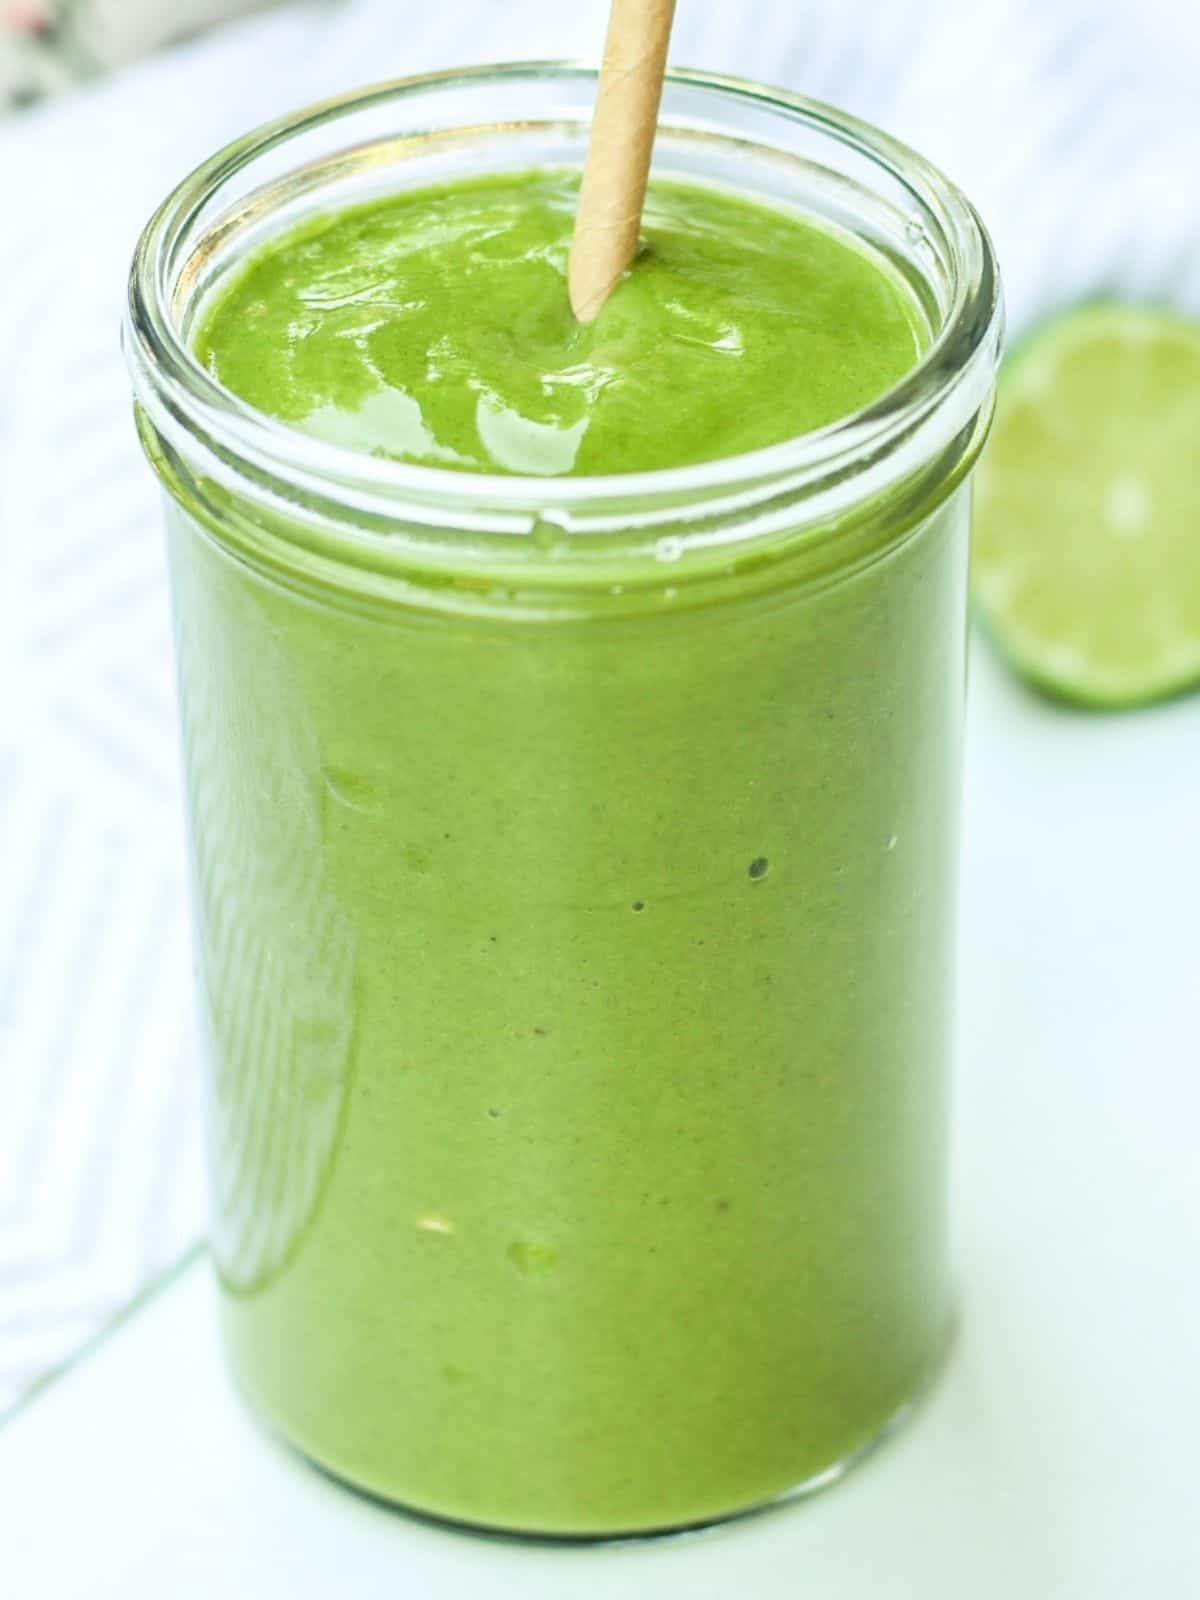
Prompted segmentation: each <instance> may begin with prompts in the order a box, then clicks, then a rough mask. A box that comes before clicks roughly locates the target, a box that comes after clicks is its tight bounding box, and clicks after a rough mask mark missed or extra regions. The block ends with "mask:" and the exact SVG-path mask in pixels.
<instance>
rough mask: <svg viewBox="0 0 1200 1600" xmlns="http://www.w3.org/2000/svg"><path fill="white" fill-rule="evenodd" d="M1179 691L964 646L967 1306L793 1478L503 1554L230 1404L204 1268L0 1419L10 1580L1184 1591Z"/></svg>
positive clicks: (1188, 1436) (1193, 782) (1191, 1350)
mask: <svg viewBox="0 0 1200 1600" xmlns="http://www.w3.org/2000/svg"><path fill="white" fill-rule="evenodd" d="M1198 802H1200V697H1198V698H1195V699H1193V700H1191V701H1186V702H1181V703H1178V704H1175V705H1171V706H1166V707H1163V708H1161V709H1159V710H1156V711H1152V712H1147V713H1142V714H1139V715H1137V716H1125V717H1089V716H1081V715H1077V714H1072V713H1070V712H1066V711H1061V710H1056V709H1054V708H1052V707H1050V706H1048V705H1046V704H1045V703H1042V702H1039V701H1037V700H1035V699H1034V698H1032V697H1031V696H1028V695H1026V694H1025V693H1024V691H1022V690H1021V689H1019V688H1018V687H1017V686H1016V685H1015V684H1013V683H1012V682H1011V681H1010V680H1009V679H1008V678H1007V677H1006V676H1005V675H1004V674H1003V672H1002V671H1001V669H1000V668H999V667H998V666H997V665H996V664H995V662H994V661H993V660H992V658H991V656H990V655H989V654H988V653H987V652H986V651H985V650H983V649H977V651H976V655H975V659H974V661H973V686H972V714H971V740H970V752H969V762H968V808H967V819H968V828H967V858H966V866H967V872H966V888H965V915H964V929H963V941H964V957H963V969H964V970H963V984H964V994H963V1019H964V1027H963V1049H962V1061H961V1071H960V1090H959V1097H958V1123H959V1143H958V1154H959V1182H958V1217H959V1222H960V1229H959V1231H960V1243H959V1255H960V1260H961V1263H962V1283H963V1308H964V1312H963V1325H962V1332H961V1336H960V1340H959V1343H958V1347H957V1350H956V1352H955V1355H954V1358H953V1360H952V1362H951V1364H950V1367H949V1368H948V1370H947V1373H946V1375H945V1378H944V1379H943V1381H942V1383H941V1385H940V1386H939V1388H938V1389H937V1391H936V1392H935V1394H934V1395H933V1396H932V1397H931V1399H930V1400H929V1401H928V1402H927V1403H926V1405H925V1406H924V1407H923V1409H922V1410H921V1412H920V1414H919V1415H918V1417H917V1418H916V1420H915V1421H914V1422H913V1423H912V1424H911V1425H910V1426H909V1427H908V1429H907V1430H906V1431H905V1432H904V1433H903V1434H902V1435H900V1436H899V1437H897V1438H896V1439H895V1440H894V1441H893V1442H892V1443H891V1444H889V1445H888V1446H887V1447H886V1448H885V1449H883V1450H882V1451H880V1452H879V1453H878V1454H877V1455H876V1456H875V1457H874V1458H873V1459H872V1460H870V1461H869V1462H868V1463H867V1464H866V1465H865V1466H863V1467H862V1468H860V1469H859V1470H858V1471H857V1472H856V1473H855V1474H854V1475H852V1476H851V1477H850V1478H849V1479H848V1480H847V1481H846V1482H845V1483H844V1484H843V1485H842V1486H840V1487H839V1488H837V1489H835V1490H833V1491H832V1492H829V1493H827V1494H825V1495H823V1496H821V1497H819V1498H817V1499H815V1500H812V1501H809V1502H807V1503H803V1504H799V1505H793V1506H791V1507H785V1508H782V1509H778V1510H775V1511H773V1512H770V1513H767V1514H764V1515H761V1516H758V1517H754V1518H751V1519H748V1520H746V1521H743V1522H741V1523H738V1524H734V1525H729V1526H726V1527H724V1528H719V1529H715V1530H711V1531H708V1532H705V1533H701V1534H694V1535H688V1536H685V1537H682V1538H676V1539H663V1540H652V1541H647V1542H643V1543H631V1544H624V1545H615V1546H607V1547H603V1546H601V1547H589V1548H563V1547H549V1546H536V1545H523V1544H521V1543H518V1542H514V1541H508V1540H495V1539H482V1538H475V1537H472V1536H469V1535H464V1534H461V1533H454V1532H450V1531H445V1530H442V1529H439V1528H437V1527H434V1526H431V1525H428V1524H424V1523H421V1522H418V1521H416V1520H413V1519H410V1518H407V1517H405V1516H403V1515H399V1514H396V1513H392V1512H389V1511H387V1510H385V1509H383V1508H381V1507H379V1506H376V1505H374V1504H372V1503H370V1502H368V1501H366V1500H363V1499H360V1498H358V1497H356V1496H355V1495H353V1494H351V1493H349V1492H348V1491H346V1490H343V1489H341V1488H339V1487H337V1486H336V1485H334V1484H333V1483H331V1482H329V1481H327V1480H326V1479H325V1478H323V1477H322V1476H320V1475H319V1474H318V1473H317V1472H315V1471H313V1470H311V1469H310V1468H308V1467H307V1466H306V1465H305V1464H304V1463H303V1462H301V1461H300V1460H299V1459H297V1458H296V1457H294V1456H293V1455H291V1454H290V1453H289V1452H288V1451H287V1450H286V1449H285V1448H284V1447H282V1446H280V1445H279V1444H277V1443H276V1442H274V1441H273V1440H272V1439H270V1438H268V1437H267V1436H266V1435H265V1434H264V1433H263V1432H261V1431H260V1430H259V1428H258V1427H257V1425H256V1424H255V1423H253V1422H252V1421H251V1420H250V1419H249V1418H248V1417H247V1415H246V1414H245V1413H244V1412H243V1410H242V1408H241V1406H240V1404H239V1402H238V1401H237V1400H236V1399H235V1397H234V1396H233V1394H232V1393H231V1391H230V1389H229V1386H228V1384H227V1382H226V1380H225V1378H224V1375H223V1373H222V1370H221V1366H220V1361H219V1352H218V1349H217V1344H216V1338H215V1330H214V1325H213V1318H212V1315H211V1291H210V1286H209V1282H208V1272H207V1266H206V1264H205V1263H204V1262H203V1261H197V1262H195V1263H193V1264H192V1265H191V1266H190V1267H188V1268H187V1269H186V1270H185V1271H184V1272H182V1273H181V1274H180V1275H179V1276H177V1277H176V1279H175V1280H174V1281H173V1282H172V1283H171V1284H169V1285H167V1286H166V1287H164V1288H163V1289H161V1290H160V1291H159V1292H158V1293H157V1295H155V1296H154V1297H153V1298H152V1300H151V1301H150V1302H149V1303H148V1304H147V1305H145V1306H144V1307H143V1308H142V1309H141V1310H140V1311H138V1312H136V1313H135V1314H134V1315H133V1316H131V1317H130V1318H129V1319H128V1320H127V1321H126V1322H125V1323H124V1324H123V1325H122V1326H121V1327H120V1328H119V1329H117V1330H116V1331H115V1332H113V1333H112V1334H110V1335H109V1337H108V1338H107V1339H106V1340H105V1341H104V1342H103V1343H102V1344H101V1345H100V1347H99V1348H97V1349H96V1350H95V1351H94V1352H93V1353H92V1354H91V1355H89V1356H87V1357H86V1358H85V1359H84V1360H82V1361H81V1362H79V1363H77V1364H76V1365H75V1367H74V1368H72V1369H71V1370H70V1371H69V1372H68V1373H67V1374H66V1375H65V1376H63V1377H62V1378H60V1379H59V1380H58V1381H57V1382H56V1383H55V1384H53V1385H52V1386H51V1387H50V1388H48V1389H47V1390H46V1391H44V1392H43V1393H42V1394H41V1395H40V1396H38V1397H37V1398H35V1399H34V1400H33V1401H32V1402H31V1404H30V1405H28V1406H27V1407H26V1409H25V1410H24V1411H23V1412H21V1413H19V1414H18V1415H17V1416H16V1417H15V1418H14V1419H13V1420H12V1421H11V1422H10V1423H9V1424H8V1426H7V1427H6V1428H4V1429H3V1430H0V1526H2V1528H3V1532H2V1534H0V1594H4V1595H6V1596H9V1595H11V1596H13V1597H14V1600H16V1597H20V1600H117V1597H120V1600H160V1597H162V1600H201V1597H203V1600H218V1597H220V1600H223V1597H226V1596H229V1597H236V1600H241V1597H246V1600H275V1597H280V1600H282V1597H285V1596H286V1597H287V1600H309V1597H314V1600H315V1597H318V1596H321V1597H325V1596H339V1597H340V1596H343V1595H345V1596H353V1597H354V1600H375V1597H379V1600H383V1597H385V1596H386V1597H388V1600H393V1597H408V1596H413V1597H421V1600H426V1597H428V1600H441V1597H445V1600H461V1597H468V1596H469V1597H471V1600H475V1597H479V1600H491V1597H493V1596H521V1597H527V1600H543V1597H544V1600H551V1597H553V1600H563V1597H574V1596H579V1597H581V1600H596V1597H604V1600H615V1597H626V1596H629V1597H635V1596H636V1597H642V1596H646V1597H651V1596H652V1597H654V1600H683V1597H685V1596H686V1597H688V1600H693V1597H700V1600H705V1597H718V1596H720V1597H724V1596H739V1597H740V1596H742V1595H751V1596H755V1597H757V1600H782V1597H784V1596H788V1597H791V1596H797V1597H801V1596H814V1597H820V1600H867V1597H870V1600H880V1597H886V1600H896V1597H900V1600H907V1597H910V1596H911V1597H912V1600H918V1597H919V1600H1076V1597H1078V1600H1142V1597H1145V1600H1186V1597H1188V1596H1191V1595H1194V1594H1197V1593H1200V1493H1198V1490H1197V1481H1198V1477H1200V1474H1198V1472H1197V1466H1196V1451H1197V1438H1198V1436H1200V1356H1198V1352H1200V1287H1198V1284H1197V1274H1198V1273H1200V1167H1198V1163H1197V1128H1198V1126H1200V1073H1198V1070H1197V1068H1198V1066H1200V1060H1198V1055H1200V1050H1198V1042H1197V1041H1198V1030H1197V1011H1198V1007H1197V995H1198V994H1200V985H1198V983H1197V975H1198V969H1200V924H1198V919H1197V910H1198V908H1200V830H1198V828H1197V820H1198V818H1200V803H1198Z"/></svg>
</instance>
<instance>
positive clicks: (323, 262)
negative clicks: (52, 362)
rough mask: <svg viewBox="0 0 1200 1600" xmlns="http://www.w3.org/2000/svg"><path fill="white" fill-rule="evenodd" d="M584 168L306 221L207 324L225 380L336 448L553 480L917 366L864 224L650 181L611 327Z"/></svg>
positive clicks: (757, 431) (906, 307)
mask: <svg viewBox="0 0 1200 1600" xmlns="http://www.w3.org/2000/svg"><path fill="white" fill-rule="evenodd" d="M577 189H578V180H577V177H576V176H575V175H574V174H573V173H568V172H563V171H555V170H549V171H535V172H527V173H519V174H516V175H513V174H507V173H505V174H498V175H491V176H488V177H485V178H481V179H474V180H470V181H467V182H458V183H454V184H452V185H448V186H446V187H442V188H429V189H418V190H410V191H407V192H402V193H399V194H395V195H392V196H389V197H388V198H386V199H383V200H377V201H373V202H371V203H369V204H366V205H361V206H357V207H353V208H351V209H348V210H343V211H340V212H334V213H331V214H328V215H323V216H320V217H318V218H315V219H312V220H310V221H309V222H307V223H305V224H304V225H302V227H301V228H300V229H298V230H296V231H293V232H291V233H288V234H284V235H282V236H281V237H280V238H278V239H276V240H274V241H272V242H271V243H270V244H268V245H267V246H265V247H264V248H263V249H262V250H261V251H259V252H258V253H256V254H255V255H253V256H252V257H251V259H250V260H249V262H248V264H247V265H245V266H244V267H243V268H242V269H241V270H240V272H239V273H238V274H237V276H236V277H235V279H234V280H233V282H232V283H231V284H230V285H229V286H228V287H227V288H226V289H224V290H223V291H222V292H221V293H220V295H219V296H218V298H217V299H216V302H215V304H213V305H212V306H211V307H210V308H209V309H208V311H207V314H206V315H205V316H204V317H203V319H202V321H201V324H200V326H199V328H198V329H197V331H196V335H195V338H194V347H195V350H196V353H197V355H198V357H199V358H200V360H201V361H203V362H204V364H205V365H206V366H207V368H208V369H209V371H210V372H211V373H212V374H213V376H214V377H215V378H217V379H218V381H219V382H221V383H222V384H224V385H225V386H226V387H227V388H228V389H230V390H232V391H233V392H234V393H235V394H237V395H239V396H240V397H241V398H242V399H243V400H246V401H248V402H249V403H250V404H251V405H253V406H255V407H256V408H258V409H259V410H260V411H264V412H266V413H268V414H269V415H271V416H274V417H277V418H279V419H280V420H282V421H284V422H287V423H290V424H292V425H293V426H295V427H297V428H300V429H302V430H304V431H305V432H308V433H311V434H313V435H315V436H316V437H318V438H322V439H325V440H328V441H331V442H334V443H337V444H341V445H345V446H348V447H350V448H352V449H355V450H360V451H363V452H366V453H370V454H374V455H380V456H388V457H392V458H394V459H396V460H398V461H407V462H413V463H419V464H421V465H425V466H437V467H449V468H455V469H459V470H464V471H475V472H499V473H521V474H534V475H539V476H542V475H544V476H560V475H564V474H605V473H615V472H639V471H649V470H654V469H657V468H664V467H681V466H687V465H691V464H694V463H696V462H700V461H709V460H714V459H717V458H720V457H723V456H733V455H738V454H741V453H742V452H744V451H748V450H755V449H759V448H762V447H764V446H767V445H772V444H777V443H780V442H781V441H783V440H785V439H788V438H791V437H794V436H795V435H798V434H804V433H808V432H811V431H813V430H814V429H817V428H821V427H824V426H825V425H826V424H828V423H831V422H835V421H837V420H838V419H839V418H841V417H845V416H848V415H850V414H851V413H852V412H854V411H857V410H859V409H860V408H861V407H863V406H864V405H867V404H869V403H870V402H871V401H872V400H875V399H877V398H878V397H879V396H880V395H882V394H883V393H884V392H885V391H886V390H887V389H888V388H890V387H891V386H892V385H893V384H894V383H896V382H897V380H898V379H900V378H901V377H903V376H904V374H905V373H906V372H907V371H909V370H910V369H911V368H912V367H913V366H914V365H915V364H916V362H917V360H918V358H919V356H920V354H921V351H922V348H923V346H924V344H925V342H926V337H927V336H926V331H925V328H924V324H923V322H922V318H921V314H920V311H919V309H918V307H917V305H916V302H915V300H914V299H913V298H912V296H911V295H910V294H909V292H908V290H907V288H906V287H905V285H904V283H903V282H902V280H901V279H900V277H899V276H898V275H897V274H896V273H894V272H893V271H892V270H891V269H890V268H888V267H887V265H886V264H885V262H884V261H883V260H882V258H880V257H873V256H871V255H869V254H868V253H867V252H866V250H865V249H864V248H861V247H860V246H858V245H857V244H856V243H855V242H853V241H852V240H851V239H850V237H849V236H848V235H839V234H836V233H833V232H830V231H827V230H825V229H824V228H822V227H818V226H817V225H816V224H814V223H811V222H807V221H804V220H801V219H800V218H799V217H798V216H795V215H792V214H789V213H785V212H782V211H777V210H772V209H768V208H767V207H764V206H759V205H756V204H752V203H750V202H747V201H744V200H740V199H736V198H733V197H731V196H729V195H727V194H724V193H721V192H720V191H717V190H713V189H707V188H701V187H698V186H692V185H683V184H676V183H659V184H655V185H652V187H651V190H650V195H649V199H648V202H647V206H646V211H645V215H644V222H643V238H644V245H643V249H642V253H641V255H640V257H639V259H638V261H637V262H636V263H635V265H634V268H633V269H632V270H631V271H630V273H629V274H627V276H626V278H625V280H624V281H623V282H622V283H621V284H620V285H619V286H618V288H617V289H616V291H615V292H614V293H613V295H612V297H611V298H610V300H609V301H608V303H607V305H606V306H605V307H604V309H603V310H602V311H601V313H600V315H599V317H598V318H597V319H596V321H595V322H593V323H590V324H586V325H583V324H580V323H577V322H576V321H575V319H574V317H573V316H572V314H571V310H570V307H569V305H568V301H567V289H566V271H567V255H568V251H569V249H570V243H571V231H572V227H573V224H574V213H575V203H576V195H577Z"/></svg>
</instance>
